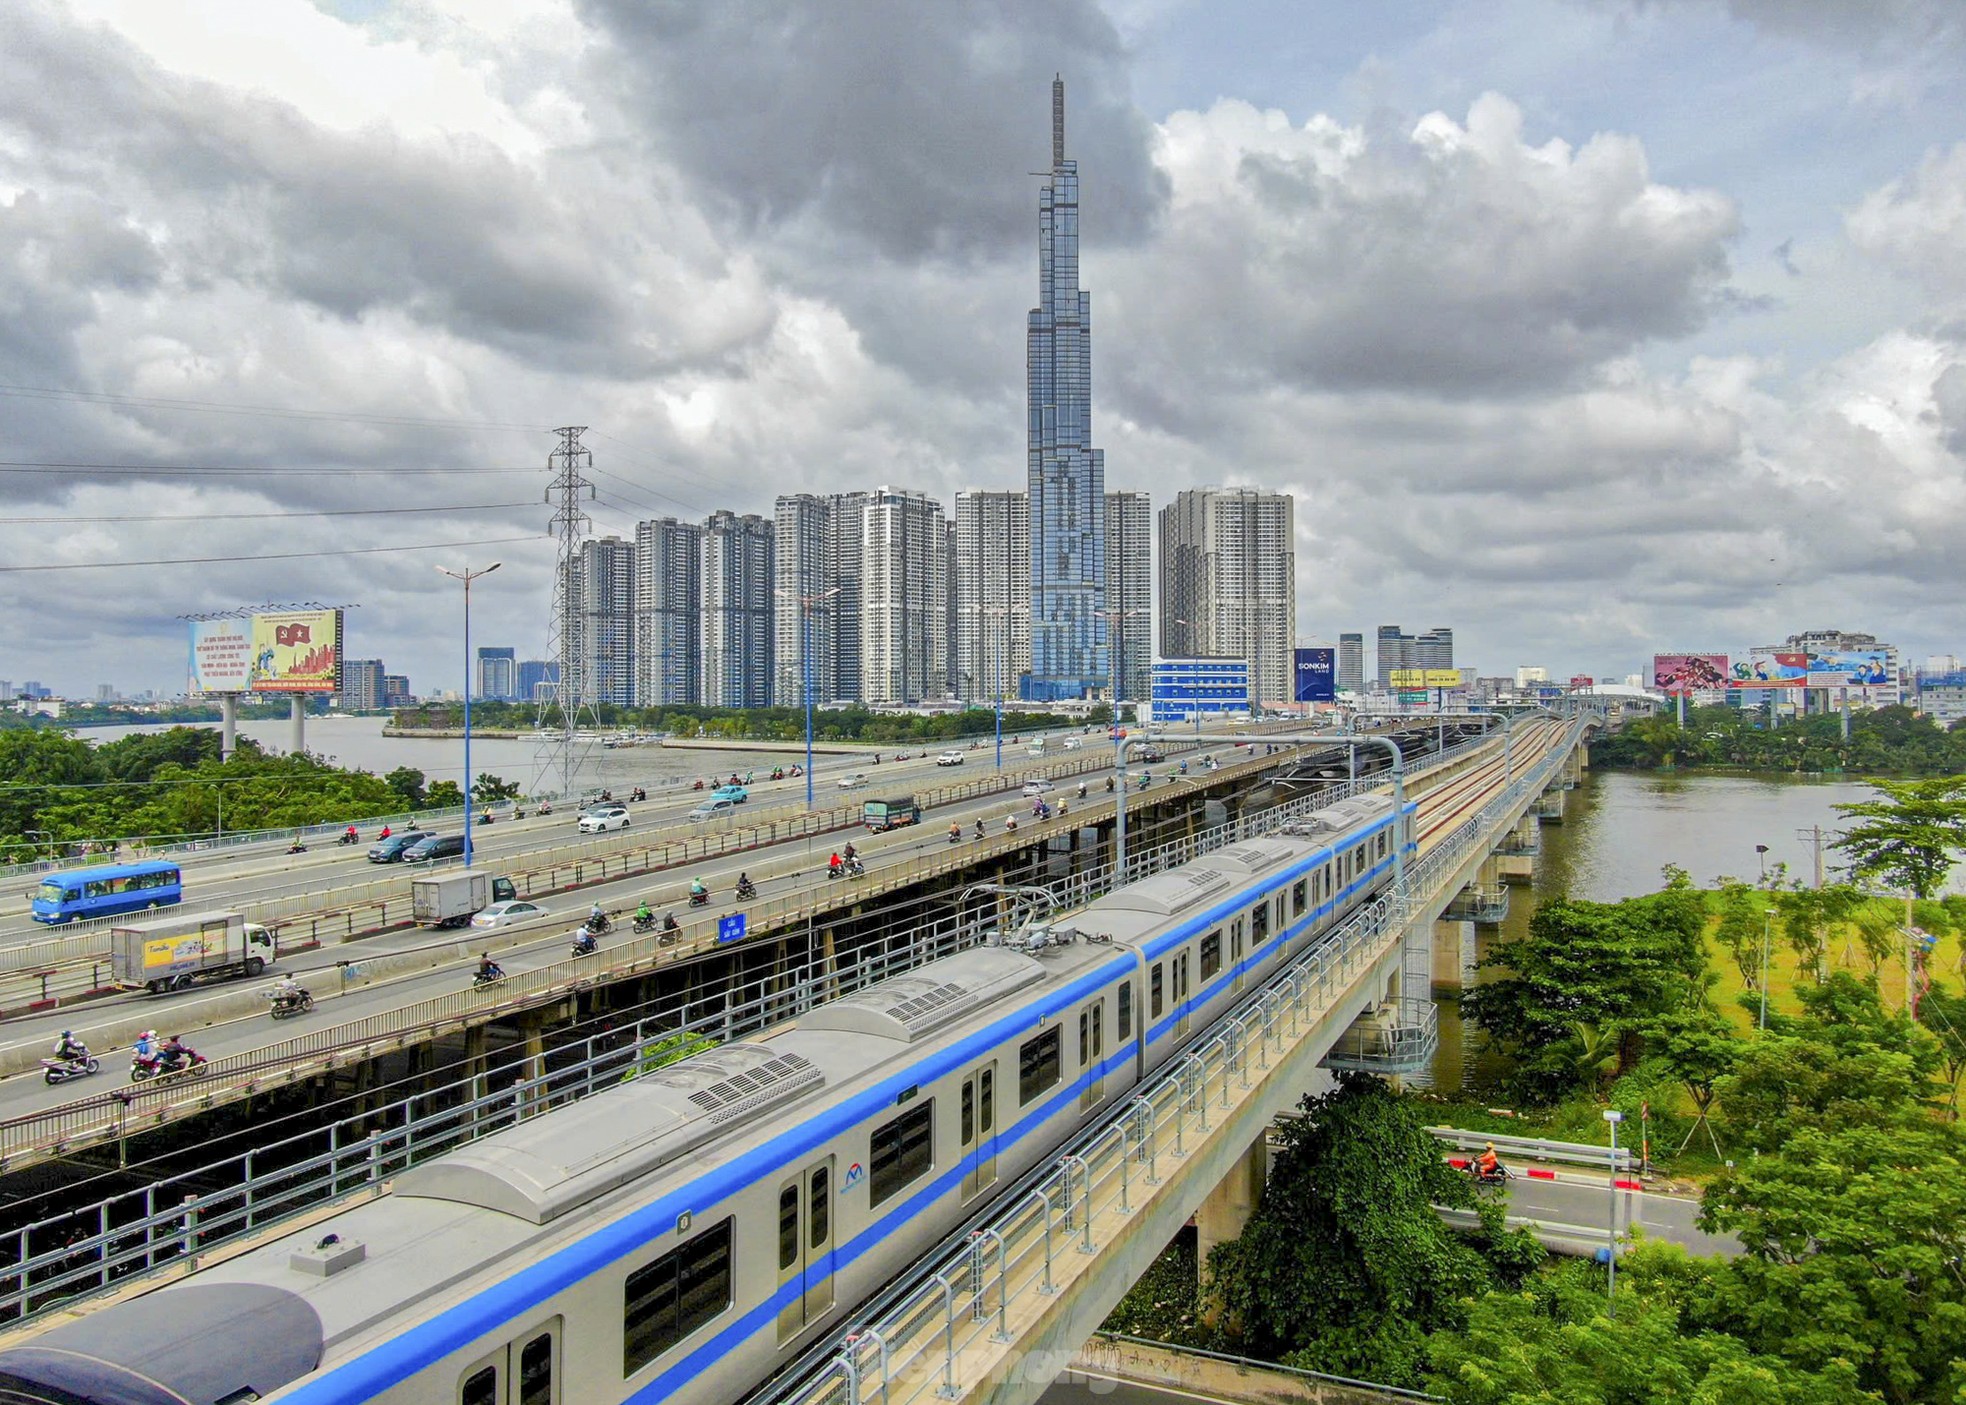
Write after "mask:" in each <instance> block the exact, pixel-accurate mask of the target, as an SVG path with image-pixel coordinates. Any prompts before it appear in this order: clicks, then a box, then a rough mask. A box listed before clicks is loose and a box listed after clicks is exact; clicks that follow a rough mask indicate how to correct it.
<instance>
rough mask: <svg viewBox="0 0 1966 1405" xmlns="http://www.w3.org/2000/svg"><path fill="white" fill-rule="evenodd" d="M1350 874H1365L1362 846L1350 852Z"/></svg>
mask: <svg viewBox="0 0 1966 1405" xmlns="http://www.w3.org/2000/svg"><path fill="white" fill-rule="evenodd" d="M1352 872H1353V873H1363V872H1365V846H1364V845H1363V844H1361V845H1359V846H1358V848H1356V849H1354V850H1353V851H1352Z"/></svg>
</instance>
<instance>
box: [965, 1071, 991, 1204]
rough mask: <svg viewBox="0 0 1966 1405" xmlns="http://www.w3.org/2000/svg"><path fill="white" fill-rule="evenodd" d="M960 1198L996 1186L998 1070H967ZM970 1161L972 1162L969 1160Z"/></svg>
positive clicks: (966, 1197) (967, 1197)
mask: <svg viewBox="0 0 1966 1405" xmlns="http://www.w3.org/2000/svg"><path fill="white" fill-rule="evenodd" d="M961 1103H962V1115H961V1118H960V1122H961V1124H962V1126H961V1130H962V1159H963V1164H964V1166H965V1167H966V1168H967V1169H965V1170H964V1171H963V1199H965V1200H967V1199H969V1197H970V1196H972V1195H975V1194H976V1193H977V1192H978V1191H980V1190H987V1189H988V1188H989V1187H991V1186H993V1185H995V1184H996V1183H997V1068H996V1065H995V1064H984V1065H983V1066H982V1067H981V1068H977V1069H972V1070H970V1073H969V1076H968V1077H966V1078H964V1079H963V1091H962V1098H961ZM972 1158H973V1161H972Z"/></svg>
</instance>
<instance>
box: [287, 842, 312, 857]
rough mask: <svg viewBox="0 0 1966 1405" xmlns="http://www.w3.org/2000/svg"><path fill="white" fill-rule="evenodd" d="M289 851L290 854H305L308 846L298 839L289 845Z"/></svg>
mask: <svg viewBox="0 0 1966 1405" xmlns="http://www.w3.org/2000/svg"><path fill="white" fill-rule="evenodd" d="M287 852H288V853H290V854H304V853H306V852H307V846H306V845H305V844H303V843H301V842H300V841H299V840H298V839H296V840H294V842H293V843H291V844H289V845H287Z"/></svg>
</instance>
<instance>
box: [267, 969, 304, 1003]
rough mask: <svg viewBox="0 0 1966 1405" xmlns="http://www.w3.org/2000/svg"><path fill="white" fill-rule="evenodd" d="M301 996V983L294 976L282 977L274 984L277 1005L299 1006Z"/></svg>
mask: <svg viewBox="0 0 1966 1405" xmlns="http://www.w3.org/2000/svg"><path fill="white" fill-rule="evenodd" d="M300 996H301V989H300V982H299V981H297V980H295V979H294V978H293V977H292V976H282V977H280V979H279V980H277V981H275V982H273V1002H274V1003H275V1004H276V1005H298V1004H299V1003H300Z"/></svg>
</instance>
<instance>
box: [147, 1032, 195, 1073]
mask: <svg viewBox="0 0 1966 1405" xmlns="http://www.w3.org/2000/svg"><path fill="white" fill-rule="evenodd" d="M196 1052H197V1051H196V1050H195V1049H193V1048H192V1047H191V1046H190V1045H189V1044H187V1043H185V1042H184V1040H183V1039H181V1038H180V1037H179V1036H177V1035H175V1034H173V1035H172V1036H171V1037H170V1038H169V1039H166V1040H165V1041H164V1042H163V1043H162V1044H160V1045H158V1046H157V1062H158V1064H159V1066H160V1067H162V1068H164V1069H166V1070H169V1069H172V1068H175V1067H177V1066H178V1065H179V1064H181V1063H189V1062H190V1061H191V1058H192V1056H193V1055H194V1054H195V1053H196Z"/></svg>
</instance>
